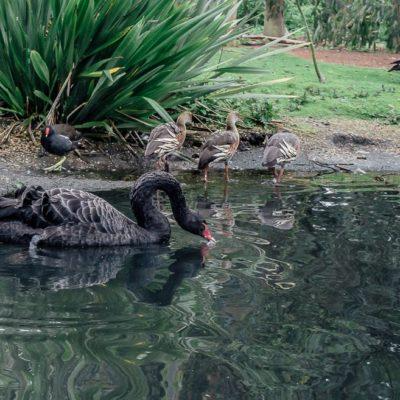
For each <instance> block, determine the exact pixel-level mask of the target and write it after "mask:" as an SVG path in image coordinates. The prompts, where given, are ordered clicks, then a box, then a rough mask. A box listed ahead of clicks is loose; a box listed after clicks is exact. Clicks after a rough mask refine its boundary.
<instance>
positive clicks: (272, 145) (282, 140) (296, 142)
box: [262, 132, 300, 183]
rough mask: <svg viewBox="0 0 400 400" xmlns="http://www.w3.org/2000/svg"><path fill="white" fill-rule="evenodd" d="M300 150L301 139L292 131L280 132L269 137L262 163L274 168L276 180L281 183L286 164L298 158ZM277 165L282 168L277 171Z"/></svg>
mask: <svg viewBox="0 0 400 400" xmlns="http://www.w3.org/2000/svg"><path fill="white" fill-rule="evenodd" d="M299 151H300V139H299V138H298V136H297V135H295V134H294V133H291V132H278V133H275V135H273V136H271V137H270V138H269V139H268V142H267V145H266V146H265V149H264V155H263V160H262V165H263V166H264V167H267V168H268V169H273V170H274V175H275V179H274V180H275V182H276V183H279V182H280V181H281V179H282V176H283V173H284V171H285V165H286V164H287V163H289V162H291V161H293V160H295V159H296V157H297V154H298V152H299ZM277 167H278V168H279V169H280V170H279V172H278V171H277Z"/></svg>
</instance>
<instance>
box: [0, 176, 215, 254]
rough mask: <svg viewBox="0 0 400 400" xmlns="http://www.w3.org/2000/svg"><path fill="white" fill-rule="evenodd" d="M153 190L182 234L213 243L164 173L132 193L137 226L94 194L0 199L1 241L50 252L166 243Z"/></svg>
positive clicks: (33, 193)
mask: <svg viewBox="0 0 400 400" xmlns="http://www.w3.org/2000/svg"><path fill="white" fill-rule="evenodd" d="M157 190H162V191H164V192H166V194H167V195H168V196H169V198H170V201H171V206H172V211H173V214H174V217H175V219H176V221H177V222H178V224H179V225H180V226H181V227H182V228H183V229H185V230H187V231H189V232H191V233H193V234H196V235H200V236H203V237H204V238H205V239H207V240H213V238H212V236H211V233H210V231H209V229H208V226H207V224H206V222H205V221H204V220H203V219H202V218H201V217H200V216H199V215H198V214H197V213H194V212H193V211H191V210H190V209H189V208H187V206H186V201H185V197H184V195H183V193H182V189H181V186H180V184H179V182H178V181H177V180H176V179H175V178H174V177H173V176H172V175H170V174H168V173H166V172H152V173H147V174H145V175H143V176H142V177H141V178H140V179H138V180H137V181H136V182H135V183H134V185H133V187H132V191H131V195H130V198H131V206H132V211H133V213H134V215H135V217H136V220H137V223H135V222H134V221H133V220H131V219H130V218H128V217H126V216H125V215H124V214H122V213H121V212H119V211H118V210H117V209H115V208H114V207H113V206H112V205H111V204H109V203H108V202H106V201H105V200H103V199H102V198H100V197H97V196H96V195H94V194H91V193H87V192H83V191H81V190H74V189H60V188H58V189H50V190H44V189H43V188H41V187H40V186H39V187H32V186H31V187H27V188H22V189H20V190H18V191H17V192H16V194H15V198H5V197H0V241H1V242H9V243H29V242H30V241H31V239H33V240H32V243H33V244H35V245H39V246H52V247H100V246H118V245H141V244H150V243H166V242H168V241H169V239H170V236H171V227H170V225H169V222H168V219H167V218H166V217H165V216H164V215H163V214H162V213H161V212H160V210H159V209H158V208H157V206H156V203H155V200H154V194H155V193H156V191H157Z"/></svg>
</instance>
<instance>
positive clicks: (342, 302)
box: [199, 193, 400, 399]
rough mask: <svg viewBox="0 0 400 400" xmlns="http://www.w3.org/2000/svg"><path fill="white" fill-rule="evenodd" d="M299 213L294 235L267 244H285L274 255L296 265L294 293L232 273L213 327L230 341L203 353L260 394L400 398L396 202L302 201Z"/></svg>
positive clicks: (342, 197) (273, 237) (372, 197)
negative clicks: (397, 395) (399, 394)
mask: <svg viewBox="0 0 400 400" xmlns="http://www.w3.org/2000/svg"><path fill="white" fill-rule="evenodd" d="M291 207H292V208H293V209H294V210H295V211H296V215H298V216H299V219H298V222H297V224H296V225H298V226H297V227H296V234H295V235H293V234H292V232H279V231H273V232H272V233H271V234H270V236H269V237H268V239H269V240H270V242H271V243H279V242H280V243H281V246H275V247H274V246H270V247H269V248H268V257H269V258H275V259H277V260H295V264H294V266H293V269H288V270H287V271H289V272H290V274H289V275H290V278H291V280H293V281H294V282H296V286H294V287H292V288H291V290H288V291H274V290H265V289H264V290H262V289H261V287H260V286H261V282H259V281H254V280H251V279H249V280H247V279H245V278H244V277H243V271H240V272H239V271H238V272H237V273H236V271H233V272H232V274H231V277H230V279H231V282H230V285H228V284H226V285H225V286H224V288H223V290H221V291H220V292H219V293H218V298H217V299H216V300H215V301H216V306H215V312H216V313H217V315H218V317H217V319H214V320H215V321H217V322H218V324H219V325H220V326H222V327H223V328H224V329H225V330H226V331H229V332H230V333H231V335H232V336H231V337H230V338H229V339H228V338H226V342H224V345H221V346H220V348H218V349H215V348H214V347H213V348H212V349H210V351H205V353H206V354H207V356H208V357H210V358H212V359H214V360H219V362H220V363H223V364H226V365H230V366H231V368H232V369H234V370H235V371H239V376H240V377H241V379H240V378H239V379H240V381H241V382H251V386H252V387H253V388H254V387H257V388H259V391H258V392H257V393H258V396H260V395H261V393H262V394H264V395H265V396H266V397H267V398H268V397H270V398H288V399H289V398H290V399H291V398H294V397H297V396H305V397H304V398H309V397H310V396H317V398H318V397H321V398H322V397H328V398H329V396H331V397H332V398H342V396H343V395H344V393H346V395H347V396H350V397H351V396H358V395H360V394H361V395H363V396H364V398H370V397H372V396H382V397H383V398H385V397H386V398H390V397H391V396H392V395H393V393H394V392H395V391H396V392H399V391H400V387H399V386H400V385H399V383H400V380H399V378H400V377H399V376H398V375H399V374H400V372H398V371H400V363H399V359H398V352H399V350H400V343H399V339H398V330H397V326H398V323H399V314H398V312H397V311H395V310H398V309H399V291H400V289H399V279H400V270H399V267H398V260H399V259H400V257H399V256H400V248H399V229H398V223H397V224H396V223H395V222H396V217H395V216H396V214H397V212H396V208H395V207H396V205H395V203H392V202H389V201H386V200H385V195H384V194H372V193H355V194H349V193H338V194H335V193H334V194H329V193H327V194H324V193H304V194H302V195H301V196H297V197H296V199H293V204H292V205H291ZM236 221H237V226H238V227H239V228H242V227H243V225H245V224H247V226H250V225H251V223H250V222H246V221H245V219H243V221H242V220H240V219H238V218H236ZM245 226H246V225H245ZM249 229H250V228H249ZM387 243H393V245H387ZM245 258H246V257H245ZM260 259H262V257H260ZM396 260H397V261H396ZM244 266H245V265H244ZM248 271H251V269H250V267H249V268H248ZM238 293H240V295H239V296H238ZM199 379H201V378H200V377H199ZM203 379H204V377H203ZM204 393H206V389H204ZM255 398H258V397H257V395H255Z"/></svg>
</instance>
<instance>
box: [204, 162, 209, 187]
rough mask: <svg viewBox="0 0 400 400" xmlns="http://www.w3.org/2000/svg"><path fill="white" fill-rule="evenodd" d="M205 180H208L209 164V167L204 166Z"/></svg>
mask: <svg viewBox="0 0 400 400" xmlns="http://www.w3.org/2000/svg"><path fill="white" fill-rule="evenodd" d="M203 181H204V182H205V183H207V182H208V165H207V167H205V168H204V178H203Z"/></svg>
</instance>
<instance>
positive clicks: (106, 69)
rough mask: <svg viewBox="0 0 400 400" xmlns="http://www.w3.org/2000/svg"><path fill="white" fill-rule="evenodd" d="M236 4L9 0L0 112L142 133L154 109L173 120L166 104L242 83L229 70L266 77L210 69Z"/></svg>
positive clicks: (0, 9) (1, 39)
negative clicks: (110, 123)
mask: <svg viewBox="0 0 400 400" xmlns="http://www.w3.org/2000/svg"><path fill="white" fill-rule="evenodd" d="M229 7H231V2H230V0H224V1H222V2H205V1H201V0H199V1H198V2H196V1H194V2H177V1H174V0H123V1H115V0H30V1H27V0H2V1H1V2H0V106H1V110H2V112H3V113H11V114H14V115H15V116H17V117H18V118H20V119H22V118H29V120H30V121H34V120H36V121H42V120H44V119H45V118H46V115H48V116H50V117H51V116H53V115H54V116H55V119H56V120H59V121H66V120H68V121H69V122H70V123H73V124H78V125H79V124H81V126H87V127H89V126H95V125H102V124H103V125H104V124H105V123H106V121H110V120H112V121H113V123H116V124H117V126H118V127H121V128H124V127H126V128H138V127H139V128H143V127H144V126H148V125H151V123H152V120H151V119H150V117H151V115H152V114H154V112H155V111H157V112H158V114H160V115H161V116H163V117H164V118H165V119H168V118H169V116H168V114H167V113H166V112H165V109H166V108H168V109H169V108H174V107H176V106H177V105H180V104H184V103H187V102H189V101H192V100H193V99H195V98H198V97H201V96H205V95H207V94H208V93H211V92H215V91H217V90H222V89H224V88H230V87H232V86H233V87H236V86H235V85H236V83H235V81H234V80H233V79H232V78H229V79H225V80H224V79H222V78H221V76H222V75H223V74H226V73H232V72H239V73H246V72H260V71H254V68H248V69H246V67H237V65H236V64H237V63H235V62H233V61H232V62H226V63H225V64H224V68H222V67H221V66H219V65H218V63H216V64H215V63H211V64H210V60H212V59H213V57H214V56H215V55H216V54H217V53H218V52H219V51H220V49H221V48H222V47H223V46H224V45H226V44H227V43H229V42H230V41H232V40H233V39H235V37H236V36H237V34H238V33H237V32H236V31H235V30H233V29H232V21H229V20H228V18H227V17H226V16H227V15H228V10H229ZM263 51H264V50H261V52H260V51H257V52H255V55H258V56H260V54H261V53H262V52H263ZM216 58H217V57H214V59H216ZM245 61H246V60H245V59H243V58H241V59H240V60H239V62H240V63H243V62H245ZM63 89H65V90H63ZM52 105H53V108H51V106H52ZM49 112H50V114H49Z"/></svg>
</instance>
